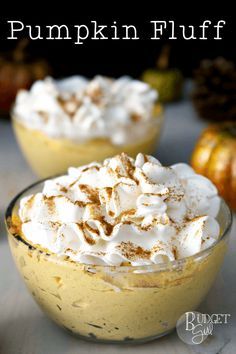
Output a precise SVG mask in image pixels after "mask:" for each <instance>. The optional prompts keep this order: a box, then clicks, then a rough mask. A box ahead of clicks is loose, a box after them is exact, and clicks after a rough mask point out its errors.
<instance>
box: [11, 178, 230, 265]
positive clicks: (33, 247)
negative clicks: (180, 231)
mask: <svg viewBox="0 0 236 354" xmlns="http://www.w3.org/2000/svg"><path fill="white" fill-rule="evenodd" d="M60 176H63V174H59V175H54V176H51V177H46V178H43V179H40V180H38V181H36V182H34V183H32V184H30V185H29V186H28V187H26V188H24V189H23V190H22V191H21V192H19V193H17V195H16V196H15V197H14V198H13V199H12V200H11V201H10V203H9V205H8V207H7V209H6V212H5V216H4V221H5V227H6V229H7V232H8V234H10V235H11V236H12V237H14V238H15V239H16V240H17V241H18V242H22V243H23V244H24V245H26V246H27V247H29V248H30V249H31V250H36V251H40V253H42V254H43V255H44V256H47V255H48V254H50V255H51V256H54V257H56V259H57V260H61V261H62V262H63V261H64V262H65V261H67V262H68V261H69V262H70V263H74V264H77V265H80V266H82V267H85V268H94V269H106V270H109V269H110V270H111V271H114V269H115V270H116V271H118V272H125V271H128V270H129V271H139V270H140V271H142V272H144V271H146V272H151V271H158V270H161V271H163V270H165V269H168V270H169V269H172V268H178V267H181V266H182V265H184V264H185V263H186V261H190V260H195V261H198V260H200V259H202V258H204V256H207V255H208V254H209V252H211V251H212V250H213V249H214V248H215V247H216V246H217V245H218V244H219V243H221V242H222V241H223V240H224V239H225V238H226V237H227V236H228V235H229V233H230V231H231V227H232V223H233V214H232V210H231V209H230V208H229V206H228V204H227V203H226V202H225V200H224V199H223V198H222V197H220V204H221V205H223V207H224V209H225V212H226V213H227V216H226V218H227V222H226V225H225V228H224V230H223V232H222V235H221V237H220V238H218V239H217V240H216V242H214V243H213V244H212V245H211V246H210V247H208V248H206V249H204V250H202V251H200V252H197V253H195V254H194V255H192V256H187V257H183V258H180V259H177V260H174V261H167V262H163V263H157V264H149V265H135V266H133V265H118V266H117V265H106V264H104V265H95V264H87V263H81V262H76V261H73V260H71V259H68V258H66V259H65V256H60V255H57V254H56V253H53V252H50V251H49V252H48V253H47V252H46V251H44V250H43V249H40V248H38V247H37V245H35V244H33V243H30V242H28V241H27V240H26V239H24V238H22V237H21V236H20V235H17V236H16V235H13V234H12V233H11V232H10V230H9V225H8V223H9V221H8V220H9V218H11V217H12V211H13V209H14V207H15V205H16V203H17V202H18V201H19V200H20V198H21V197H22V196H23V195H24V194H25V193H27V192H28V191H30V190H31V189H33V188H34V187H36V186H38V185H40V184H42V183H44V182H45V181H47V180H49V179H53V178H57V177H60Z"/></svg>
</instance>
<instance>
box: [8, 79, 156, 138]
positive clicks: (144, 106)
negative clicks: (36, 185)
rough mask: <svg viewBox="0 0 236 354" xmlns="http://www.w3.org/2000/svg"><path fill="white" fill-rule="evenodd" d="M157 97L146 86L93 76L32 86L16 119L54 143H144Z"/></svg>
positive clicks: (22, 94) (21, 97) (20, 103)
mask: <svg viewBox="0 0 236 354" xmlns="http://www.w3.org/2000/svg"><path fill="white" fill-rule="evenodd" d="M156 99H157V93H156V91H154V90H152V89H151V88H150V86H149V85H148V84H146V83H144V82H141V81H138V80H134V79H131V78H130V77H126V76H124V77H121V78H119V79H109V78H106V77H102V76H96V77H94V79H92V80H90V81H89V80H87V79H85V78H84V77H81V76H72V77H70V78H67V79H64V80H58V81H57V80H54V79H52V78H50V77H49V78H46V79H45V80H43V81H36V83H34V84H33V86H32V87H31V89H30V90H29V91H26V90H21V91H19V93H18V95H17V97H16V102H15V106H14V109H13V115H14V117H15V118H16V119H17V120H19V121H20V122H22V123H23V124H24V125H26V126H27V127H28V128H31V129H36V130H40V131H42V132H44V133H45V134H47V135H48V136H50V137H54V138H68V139H71V140H75V141H86V140H89V139H93V138H106V139H109V140H110V141H111V142H112V143H113V144H115V145H122V144H125V143H129V142H130V140H131V139H136V140H137V139H142V137H143V136H144V135H145V134H146V133H148V131H149V130H150V129H152V127H150V125H151V124H150V123H151V122H152V120H153V109H154V104H155V101H156Z"/></svg>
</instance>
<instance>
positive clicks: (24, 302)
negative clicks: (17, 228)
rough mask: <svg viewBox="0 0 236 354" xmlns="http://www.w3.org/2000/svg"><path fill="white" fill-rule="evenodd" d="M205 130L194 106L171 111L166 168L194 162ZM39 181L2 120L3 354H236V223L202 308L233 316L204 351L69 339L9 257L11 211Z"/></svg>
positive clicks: (170, 339) (163, 343)
mask: <svg viewBox="0 0 236 354" xmlns="http://www.w3.org/2000/svg"><path fill="white" fill-rule="evenodd" d="M204 125H205V123H203V122H202V121H200V120H199V119H198V118H197V116H196V114H195V113H194V112H193V109H192V106H191V103H190V102H189V101H188V100H185V101H182V102H180V103H177V104H172V105H169V106H168V107H167V109H166V122H165V127H164V131H163V136H162V140H161V144H160V147H159V149H158V153H157V154H156V155H157V156H158V158H159V159H160V160H161V161H162V163H164V164H170V163H174V162H179V161H188V159H189V156H190V153H191V151H192V148H193V145H194V142H195V139H196V138H197V136H198V135H199V133H200V131H201V129H202V128H203V127H204ZM36 179H37V177H35V176H34V175H33V173H32V172H31V171H30V169H29V167H28V166H27V164H26V162H25V161H24V159H23V157H22V155H21V153H20V151H19V150H18V147H17V144H16V142H15V139H14V136H13V133H12V130H11V126H10V122H8V121H4V120H0V186H1V187H0V217H1V224H0V229H1V234H0V354H76V353H79V354H83V353H101V354H106V353H111V354H115V353H125V354H129V353H130V354H131V353H135V354H139V353H147V354H149V353H150V354H162V353H163V354H164V353H165V354H172V353H173V354H187V353H188V354H189V353H204V354H205V353H207V354H216V353H218V354H235V353H236V228H235V220H234V228H233V232H232V234H231V241H230V249H229V251H228V254H227V257H226V260H225V263H224V266H223V268H222V271H221V273H220V275H219V277H218V279H217V281H216V283H215V285H214V287H213V289H212V290H211V292H210V293H209V295H208V297H207V299H206V300H205V301H204V303H203V304H202V306H201V311H202V312H205V313H230V314H231V318H230V322H229V324H228V325H224V326H223V325H221V326H220V325H218V327H217V328H215V330H214V332H213V336H212V337H210V338H209V339H208V340H207V341H206V342H204V343H203V344H202V345H200V346H191V347H190V346H187V345H186V344H184V343H183V342H181V341H180V340H179V339H178V337H177V335H176V333H173V334H171V335H169V336H167V337H164V338H162V339H159V340H157V341H154V342H151V343H148V344H143V345H138V346H128V347H127V346H125V347H124V346H116V345H104V344H93V343H88V342H85V341H82V340H78V339H77V338H74V337H72V336H71V335H69V334H67V333H66V332H64V331H63V330H61V329H60V328H58V327H57V326H56V325H54V324H53V323H52V322H51V321H50V320H48V319H47V318H46V317H45V316H44V315H43V313H42V312H41V311H40V309H39V308H38V307H37V305H36V304H35V303H34V301H33V299H32V298H31V296H30V295H29V294H28V292H27V290H26V288H25V286H24V284H23V282H22V281H21V279H20V277H19V275H18V273H17V270H16V268H15V265H14V263H13V261H12V258H11V255H10V252H9V248H8V245H7V241H6V232H5V229H4V224H3V214H4V211H5V208H6V206H7V204H8V203H9V201H10V200H11V198H13V197H14V196H15V195H16V193H17V192H19V191H20V190H21V189H23V188H24V187H25V186H27V185H28V184H30V183H32V182H33V181H35V180H36ZM234 219H235V216H234Z"/></svg>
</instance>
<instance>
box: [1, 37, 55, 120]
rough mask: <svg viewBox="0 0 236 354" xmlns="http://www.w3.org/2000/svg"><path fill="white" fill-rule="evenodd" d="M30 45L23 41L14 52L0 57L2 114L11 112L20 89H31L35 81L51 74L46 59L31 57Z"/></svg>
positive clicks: (25, 40)
mask: <svg viewBox="0 0 236 354" xmlns="http://www.w3.org/2000/svg"><path fill="white" fill-rule="evenodd" d="M28 45H29V41H28V40H27V39H23V40H21V41H20V42H19V43H18V45H17V47H16V48H15V49H14V50H13V51H12V52H9V53H5V54H4V55H3V54H1V55H0V113H3V114H7V113H8V112H9V111H10V109H11V105H12V103H13V102H14V100H15V96H16V94H17V91H18V90H19V89H29V87H30V86H31V85H32V83H33V82H34V81H35V80H40V79H43V78H44V77H45V76H46V75H48V74H50V72H51V69H50V67H49V65H48V63H47V62H46V61H45V60H44V59H32V58H31V57H30V55H29V54H30V53H29V48H28Z"/></svg>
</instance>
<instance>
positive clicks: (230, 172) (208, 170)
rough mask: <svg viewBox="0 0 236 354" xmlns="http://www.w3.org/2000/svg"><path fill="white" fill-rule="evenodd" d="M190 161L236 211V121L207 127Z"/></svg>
mask: <svg viewBox="0 0 236 354" xmlns="http://www.w3.org/2000/svg"><path fill="white" fill-rule="evenodd" d="M191 165H192V167H193V168H194V170H195V171H196V172H197V173H199V174H202V175H204V176H206V177H208V178H209V179H210V180H211V181H212V182H213V183H214V184H215V185H216V187H217V188H218V190H219V194H220V195H221V196H222V197H223V198H224V199H225V200H226V202H227V203H228V204H229V206H230V207H231V208H232V209H233V210H235V211H236V122H225V123H222V124H216V125H210V126H209V127H208V128H206V129H205V130H204V131H203V133H202V135H201V136H200V138H199V140H198V142H197V144H196V146H195V149H194V151H193V154H192V158H191Z"/></svg>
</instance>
